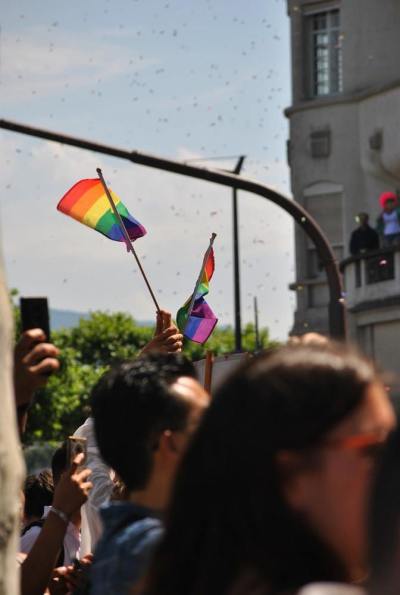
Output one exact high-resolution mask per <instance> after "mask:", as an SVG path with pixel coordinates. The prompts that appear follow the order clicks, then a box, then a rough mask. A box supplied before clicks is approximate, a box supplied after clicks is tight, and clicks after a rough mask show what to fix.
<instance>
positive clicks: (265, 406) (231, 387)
mask: <svg viewBox="0 0 400 595" xmlns="http://www.w3.org/2000/svg"><path fill="white" fill-rule="evenodd" d="M375 378H376V377H375V373H374V370H373V368H372V366H371V365H370V364H369V362H367V361H366V360H365V359H363V358H362V357H361V356H359V355H358V354H357V353H355V352H354V351H352V350H350V349H349V348H347V347H346V346H344V345H336V344H333V343H332V344H327V345H318V346H312V345H308V346H303V345H294V346H287V347H283V348H279V349H277V350H275V351H273V352H270V353H268V354H262V355H261V356H259V357H256V358H254V359H253V360H252V361H250V362H249V363H247V364H245V365H244V366H243V367H242V368H241V369H239V370H238V371H237V372H236V373H235V374H234V375H233V376H231V377H230V378H229V379H228V380H227V381H226V382H225V384H224V385H223V386H222V387H221V388H220V390H219V391H218V393H217V395H216V396H215V398H214V400H213V401H212V403H211V406H210V408H209V409H208V411H207V412H206V414H205V416H204V418H203V420H202V423H201V425H200V428H199V429H198V431H197V433H196V434H195V436H194V439H193V440H192V442H191V444H190V445H189V448H188V451H187V452H186V454H185V455H184V457H183V461H182V464H181V467H180V470H179V472H178V476H177V481H176V486H175V493H174V496H173V499H172V505H171V508H170V513H169V517H168V519H167V530H166V534H165V537H164V538H163V540H162V542H161V544H160V548H159V551H158V553H157V555H156V557H155V560H154V564H153V566H152V569H151V571H150V574H149V591H148V595H203V594H204V593H207V595H214V594H215V595H216V594H218V595H225V594H226V593H229V592H230V591H231V589H232V588H233V586H234V584H235V583H236V581H240V580H241V578H243V576H248V577H250V578H255V579H256V580H259V582H260V585H264V586H265V588H266V592H268V593H269V592H273V593H278V592H285V591H286V590H287V591H291V590H292V589H293V590H297V589H298V588H299V587H301V586H302V585H305V584H307V583H308V582H313V581H315V580H316V581H319V580H343V579H345V578H347V577H346V573H345V571H344V569H343V568H342V566H341V564H340V562H339V561H338V560H337V559H336V558H335V556H334V555H333V554H331V553H330V552H329V551H328V548H327V546H325V545H324V544H322V543H321V542H320V541H319V540H318V538H317V537H316V536H315V535H313V534H312V532H311V529H310V528H309V527H308V526H306V524H305V522H303V521H302V520H301V519H300V518H299V517H298V516H297V515H296V514H295V513H294V512H293V511H292V510H291V509H290V507H289V505H287V504H286V502H285V499H284V497H283V494H282V487H281V483H282V482H281V474H280V470H279V468H278V465H277V463H276V455H277V453H278V452H279V451H280V450H282V449H283V450H284V449H293V450H296V451H304V452H305V453H306V452H307V451H308V449H311V452H312V449H313V447H317V446H318V445H319V444H320V443H321V442H322V441H323V439H324V437H325V436H326V434H327V433H328V432H329V431H330V430H331V429H332V428H334V427H335V426H336V425H337V424H339V423H340V422H341V421H342V420H343V419H344V418H346V416H348V415H350V414H351V413H352V412H353V411H354V410H355V409H356V408H357V407H358V406H359V405H360V403H361V402H362V400H363V398H364V395H365V391H366V388H367V387H368V386H369V385H370V384H371V383H372V382H374V380H375Z"/></svg>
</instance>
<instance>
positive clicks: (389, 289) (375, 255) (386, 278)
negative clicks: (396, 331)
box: [340, 246, 400, 313]
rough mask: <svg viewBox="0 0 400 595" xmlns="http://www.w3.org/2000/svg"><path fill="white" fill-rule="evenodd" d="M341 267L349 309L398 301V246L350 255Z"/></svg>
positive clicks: (366, 308)
mask: <svg viewBox="0 0 400 595" xmlns="http://www.w3.org/2000/svg"><path fill="white" fill-rule="evenodd" d="M340 270H341V271H342V273H343V277H344V287H345V293H346V295H345V299H346V304H347V308H348V310H349V311H350V312H354V313H356V312H362V311H366V310H368V309H370V310H371V309H374V310H375V309H379V308H384V307H387V306H395V305H398V304H400V246H396V247H395V248H385V249H381V250H375V251H373V252H367V253H364V254H360V255H358V256H351V257H349V258H346V259H345V260H343V261H342V262H341V263H340Z"/></svg>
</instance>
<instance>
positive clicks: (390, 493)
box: [368, 428, 400, 595]
mask: <svg viewBox="0 0 400 595" xmlns="http://www.w3.org/2000/svg"><path fill="white" fill-rule="evenodd" d="M399 456H400V428H398V429H397V430H395V431H394V432H393V434H392V435H391V436H390V438H389V440H388V442H387V444H386V447H385V449H384V451H383V454H382V457H381V458H380V460H379V465H378V469H377V473H376V475H375V479H374V485H373V489H372V496H371V507H370V527H369V529H370V531H369V548H370V568H371V572H370V577H369V587H370V588H369V589H368V592H371V594H372V595H382V593H384V594H385V595H398V592H399V587H400V570H399V566H400V469H399Z"/></svg>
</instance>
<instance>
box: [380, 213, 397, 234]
mask: <svg viewBox="0 0 400 595" xmlns="http://www.w3.org/2000/svg"><path fill="white" fill-rule="evenodd" d="M383 224H384V227H383V234H384V235H385V236H390V235H392V234H394V233H400V225H399V218H398V216H397V211H392V212H391V213H385V212H384V213H383Z"/></svg>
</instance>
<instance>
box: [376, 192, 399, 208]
mask: <svg viewBox="0 0 400 595" xmlns="http://www.w3.org/2000/svg"><path fill="white" fill-rule="evenodd" d="M388 200H394V202H395V203H396V206H397V202H398V201H397V194H395V193H394V192H383V193H382V194H381V195H380V197H379V203H380V205H381V207H382V208H384V206H385V204H386V203H387V201H388Z"/></svg>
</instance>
